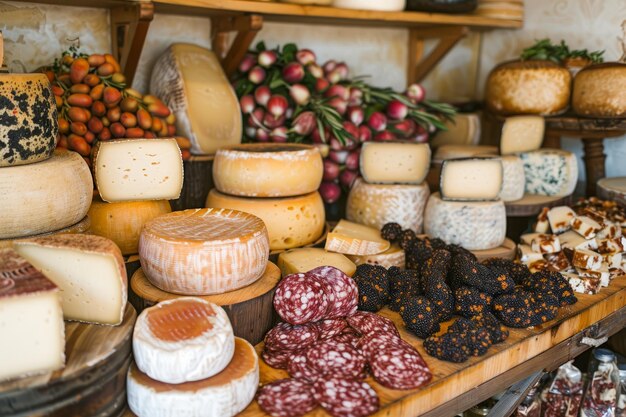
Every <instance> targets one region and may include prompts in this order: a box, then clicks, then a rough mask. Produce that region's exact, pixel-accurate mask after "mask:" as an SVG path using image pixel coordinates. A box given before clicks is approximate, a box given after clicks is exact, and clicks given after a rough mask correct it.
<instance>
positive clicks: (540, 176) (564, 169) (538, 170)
mask: <svg viewBox="0 0 626 417" xmlns="http://www.w3.org/2000/svg"><path fill="white" fill-rule="evenodd" d="M520 157H521V158H522V161H523V162H524V175H525V177H526V193H528V194H538V195H546V196H554V197H565V196H568V195H570V194H572V193H573V192H574V189H575V188H576V182H577V181H578V163H577V161H576V155H574V154H573V153H571V152H568V151H563V150H560V149H539V150H536V151H532V152H524V153H521V154H520Z"/></svg>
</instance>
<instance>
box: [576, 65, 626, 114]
mask: <svg viewBox="0 0 626 417" xmlns="http://www.w3.org/2000/svg"><path fill="white" fill-rule="evenodd" d="M572 108H573V109H574V112H576V114H579V115H581V116H587V117H609V118H620V117H626V63H624V62H606V63H603V64H597V65H590V66H588V67H586V68H583V69H582V70H580V72H578V74H576V78H574V91H573V92H572Z"/></svg>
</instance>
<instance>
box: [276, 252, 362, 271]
mask: <svg viewBox="0 0 626 417" xmlns="http://www.w3.org/2000/svg"><path fill="white" fill-rule="evenodd" d="M276 265H278V267H279V268H280V272H281V274H282V276H283V277H285V276H287V275H291V274H299V273H304V272H309V271H310V270H312V269H315V268H317V267H319V266H332V267H335V268H337V269H339V270H341V271H342V272H343V273H344V274H346V275H348V276H350V277H351V276H352V275H353V274H354V272H355V271H356V265H355V264H354V262H352V261H351V260H350V259H348V258H347V257H346V256H345V255H342V254H340V253H334V252H327V251H325V250H324V249H321V248H299V249H290V250H288V251H285V252H282V253H281V254H280V255H278V262H277V263H276Z"/></svg>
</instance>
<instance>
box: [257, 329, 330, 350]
mask: <svg viewBox="0 0 626 417" xmlns="http://www.w3.org/2000/svg"><path fill="white" fill-rule="evenodd" d="M319 337H320V331H319V327H318V326H317V325H315V324H303V325H295V326H294V325H293V324H289V323H284V322H282V323H278V324H277V325H276V326H274V328H273V329H272V330H270V331H269V332H267V334H266V335H265V348H266V349H268V350H272V351H283V350H295V349H304V348H307V347H309V346H311V345H313V344H314V343H315V342H317V340H318V339H319Z"/></svg>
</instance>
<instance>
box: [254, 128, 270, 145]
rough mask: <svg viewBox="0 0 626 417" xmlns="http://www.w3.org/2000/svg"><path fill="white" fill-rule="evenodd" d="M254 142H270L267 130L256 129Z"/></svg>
mask: <svg viewBox="0 0 626 417" xmlns="http://www.w3.org/2000/svg"><path fill="white" fill-rule="evenodd" d="M256 140H257V141H258V142H269V140H270V134H269V132H268V131H267V130H265V129H261V128H259V129H257V130H256Z"/></svg>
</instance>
